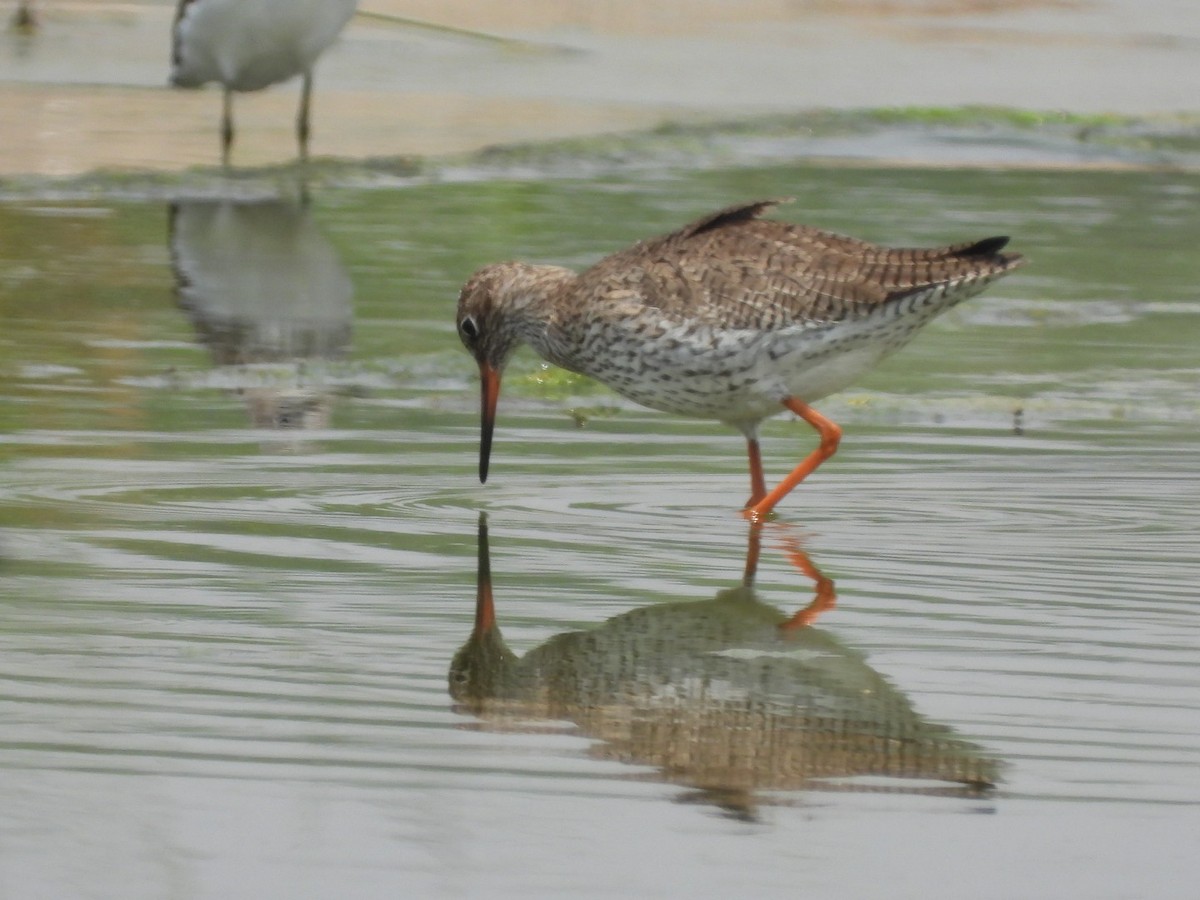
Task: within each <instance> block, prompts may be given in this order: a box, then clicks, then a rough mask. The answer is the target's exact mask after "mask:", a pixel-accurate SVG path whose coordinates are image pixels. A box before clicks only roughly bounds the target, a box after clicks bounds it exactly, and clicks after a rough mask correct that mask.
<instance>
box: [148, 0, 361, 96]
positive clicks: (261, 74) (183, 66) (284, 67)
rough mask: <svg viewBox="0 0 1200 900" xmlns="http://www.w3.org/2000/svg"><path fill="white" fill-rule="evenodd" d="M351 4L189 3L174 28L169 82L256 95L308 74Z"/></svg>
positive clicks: (281, 0) (280, 0)
mask: <svg viewBox="0 0 1200 900" xmlns="http://www.w3.org/2000/svg"><path fill="white" fill-rule="evenodd" d="M356 6H357V0H193V2H191V3H190V4H188V6H187V10H186V12H185V14H184V16H183V18H182V19H181V20H180V21H179V22H178V24H177V25H176V34H175V41H176V47H177V53H178V61H177V62H176V64H175V66H174V67H173V68H172V71H171V82H172V84H175V85H177V86H180V87H198V86H200V85H202V84H205V83H207V82H210V81H218V82H220V83H221V84H223V85H225V86H226V87H229V88H232V89H233V90H236V91H256V90H259V89H260V88H264V87H266V86H267V85H270V84H275V83H276V82H279V81H284V80H286V79H288V78H291V77H293V76H295V75H299V74H300V73H302V72H307V71H309V70H310V69H311V68H312V67H313V64H314V63H315V62H316V61H317V57H319V56H320V55H321V53H322V52H323V51H324V50H325V48H327V47H328V46H329V45H330V44H332V43H333V42H334V40H336V39H337V36H338V35H339V34H340V33H341V31H342V29H343V28H344V27H345V26H346V23H347V22H348V21H349V20H350V17H351V16H352V15H354V9H355V7H356Z"/></svg>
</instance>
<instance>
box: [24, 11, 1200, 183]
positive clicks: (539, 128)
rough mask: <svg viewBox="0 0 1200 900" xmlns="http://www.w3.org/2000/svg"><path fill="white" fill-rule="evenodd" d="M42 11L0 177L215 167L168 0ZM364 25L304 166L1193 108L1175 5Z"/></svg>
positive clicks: (263, 137)
mask: <svg viewBox="0 0 1200 900" xmlns="http://www.w3.org/2000/svg"><path fill="white" fill-rule="evenodd" d="M0 9H2V10H3V14H4V16H5V18H6V19H7V18H8V17H9V16H11V14H12V11H13V9H15V5H14V4H12V3H9V4H6V5H5V6H4V7H0ZM39 10H40V25H39V27H38V29H37V30H36V31H35V32H34V33H33V34H32V35H28V36H26V35H19V34H16V33H14V32H12V31H11V30H10V31H7V32H5V33H4V34H0V133H2V134H3V135H4V136H5V137H4V140H3V141H2V142H0V175H17V174H20V175H35V176H65V175H75V174H80V173H84V172H88V171H92V170H95V169H122V170H129V169H135V170H153V171H172V170H178V169H182V168H187V167H190V166H196V165H211V164H215V163H216V161H217V157H218V152H217V151H218V148H217V117H218V114H219V107H220V99H219V92H218V91H217V90H215V89H213V88H211V87H210V88H209V89H207V90H202V91H176V90H171V89H170V88H168V87H166V76H167V66H168V57H169V52H170V37H169V34H170V26H171V18H172V16H173V11H174V2H173V0H148V2H142V3H112V2H106V0H94V2H75V3H68V2H63V3H52V2H48V0H43V2H42V3H41V4H40V5H39ZM360 13H361V14H360V15H359V16H358V17H357V18H356V19H355V20H354V21H353V22H352V24H351V26H350V27H349V28H348V29H347V31H346V33H345V34H344V36H343V38H342V40H341V41H340V42H339V43H338V44H337V45H335V46H334V47H333V48H332V49H331V50H330V51H329V52H328V53H327V54H326V56H325V57H324V58H323V60H322V61H321V63H320V65H319V66H318V70H317V95H316V100H315V108H314V129H315V134H314V139H313V152H314V154H315V155H318V156H334V157H341V158H364V157H381V156H382V157H394V156H436V155H446V154H458V153H466V152H471V151H474V150H478V149H480V148H482V147H487V146H491V145H496V144H509V143H521V142H531V141H542V140H550V139H557V138H564V137H579V136H588V135H598V134H604V133H611V132H622V131H630V130H636V129H642V128H648V127H653V126H655V125H659V124H662V123H665V122H687V123H695V122H705V121H717V120H725V119H729V118H731V117H749V116H755V115H760V114H763V115H766V114H780V113H794V112H798V111H803V110H811V109H825V108H828V109H858V108H879V107H892V106H917V107H929V106H950V107H953V106H960V105H968V104H988V105H996V106H1004V107H1012V108H1018V109H1039V110H1066V111H1070V112H1073V113H1097V112H1118V113H1124V114H1135V115H1146V114H1158V113H1173V112H1180V111H1190V110H1194V109H1195V108H1196V100H1195V98H1196V88H1197V76H1196V69H1195V60H1196V58H1197V51H1200V7H1197V6H1195V5H1194V4H1191V3H1189V2H1181V0H1153V2H1150V3H1134V2H1129V0H1126V2H1116V0H1108V2H1091V3H1084V2H1073V0H1044V2H1039V0H1025V2H1005V3H1000V2H989V0H891V2H889V0H843V2H837V3H834V2H829V0H816V2H812V3H808V4H795V3H787V2H784V0H775V2H771V0H749V2H743V3H738V4H730V3H721V2H716V0H674V2H663V3H657V4H653V5H652V8H651V5H647V4H640V3H637V2H632V0H609V2H597V3H589V4H583V3H571V2H567V0H540V2H530V3H523V4H518V5H513V4H507V3H480V2H466V0H445V2H433V0H364V2H363V3H362V4H361V9H360ZM389 17H405V18H408V19H418V20H422V21H424V22H427V23H429V24H430V25H432V26H446V27H447V28H449V29H465V30H469V31H475V32H480V33H482V34H486V35H491V36H494V37H495V38H499V40H495V39H489V38H486V37H483V36H482V35H481V36H471V35H468V34H464V33H462V32H459V31H448V30H447V31H443V30H439V29H438V28H436V27H421V26H418V25H414V24H412V23H411V22H406V21H400V20H398V19H394V18H389ZM297 91H298V87H297V84H296V83H295V82H292V83H289V84H287V85H282V86H276V87H273V88H271V89H268V90H266V91H263V92H260V93H257V94H253V95H242V96H239V97H238V98H237V102H236V104H235V114H236V117H237V121H238V127H239V133H238V139H237V145H236V147H235V151H234V161H235V163H236V164H237V165H239V166H256V165H264V164H270V163H278V162H284V161H287V160H289V159H291V158H292V157H293V156H294V153H295V147H294V138H293V134H292V122H293V116H294V113H295V105H296V100H297Z"/></svg>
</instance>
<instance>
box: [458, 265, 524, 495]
mask: <svg viewBox="0 0 1200 900" xmlns="http://www.w3.org/2000/svg"><path fill="white" fill-rule="evenodd" d="M515 265H516V264H514V263H499V264H497V265H492V266H487V267H486V268H483V269H480V270H479V271H478V272H476V273H475V274H474V275H472V276H471V277H470V279H469V280H468V281H467V283H466V284H465V285H463V289H462V292H461V293H460V294H459V295H458V315H457V323H458V336H459V339H460V340H462V342H463V346H464V347H466V348H467V350H468V351H469V352H470V354H471V355H472V356H474V357H475V362H477V363H478V364H479V383H480V390H481V393H480V401H481V402H480V441H479V480H480V481H487V475H488V460H489V459H490V458H491V455H492V432H493V430H494V429H495V425H496V402H497V401H498V400H499V399H500V377H501V375H503V374H504V367H505V366H506V365H507V364H508V360H509V357H511V356H512V354H513V351H514V350H516V349H517V345H518V344H519V343H520V337H519V335H518V334H517V332H516V330H515V329H514V328H513V327H512V322H511V321H510V320H509V319H508V318H507V317H506V316H505V314H504V310H505V298H506V297H507V291H508V289H509V288H510V285H511V281H512V278H511V273H512V270H513V268H514V266H515Z"/></svg>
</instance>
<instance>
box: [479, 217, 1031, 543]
mask: <svg viewBox="0 0 1200 900" xmlns="http://www.w3.org/2000/svg"><path fill="white" fill-rule="evenodd" d="M780 202H785V201H779V200H763V201H759V202H755V203H747V204H744V205H741V206H732V207H729V208H727V209H723V210H720V211H719V212H715V213H713V214H711V215H708V216H705V217H704V218H703V219H700V220H698V221H696V222H693V223H691V224H690V225H687V226H685V227H683V228H681V229H680V230H678V231H675V232H672V233H671V234H668V235H665V236H663V237H658V238H653V239H651V240H647V241H642V242H640V243H638V244H635V245H633V246H632V247H630V248H628V249H626V250H623V251H621V252H619V253H615V254H613V255H612V256H608V257H606V258H604V259H602V260H601V261H600V262H598V263H596V264H595V265H594V266H592V267H591V268H589V269H587V270H585V271H584V272H582V273H579V274H577V273H575V272H573V271H571V270H570V269H564V268H560V267H558V266H542V265H529V264H526V263H520V262H503V263H497V264H495V265H490V266H487V267H485V268H483V269H480V270H479V271H478V272H476V273H475V274H474V275H472V276H471V278H470V280H469V281H467V283H466V285H465V286H464V287H463V289H462V293H461V295H460V296H459V300H458V334H459V337H460V338H461V339H462V342H463V344H464V345H465V346H466V348H467V349H468V350H469V351H470V352H471V353H472V354H473V355H474V357H475V360H476V362H478V364H479V374H480V379H481V382H482V435H481V441H480V456H479V478H480V480H481V481H486V480H487V474H488V460H489V458H490V455H491V448H492V432H493V426H494V424H495V418H496V401H497V399H498V397H499V395H500V379H501V375H502V374H503V372H504V367H505V365H506V364H507V362H508V360H509V358H510V357H511V356H512V354H513V351H514V350H515V349H516V348H517V347H518V346H519V345H520V344H522V343H525V344H529V345H530V346H531V347H533V349H534V350H536V351H537V352H538V354H540V355H541V356H542V357H543V358H544V359H546V360H548V361H549V362H551V363H554V364H555V365H558V366H561V367H562V368H564V369H569V370H570V371H572V372H578V373H580V374H583V375H587V376H590V377H592V378H595V379H597V380H598V381H601V382H603V383H604V384H607V385H608V386H609V387H611V388H612V389H614V390H615V391H617V392H618V393H619V394H621V395H623V396H625V397H628V398H629V399H631V400H634V401H636V402H637V403H640V404H642V405H644V406H648V407H651V408H652V409H658V410H663V411H665V412H671V413H678V414H681V415H685V416H694V417H698V418H712V419H718V420H720V421H722V422H725V423H727V424H729V425H731V426H733V427H735V428H737V429H739V430H740V431H741V432H742V434H744V435H745V437H746V442H747V447H748V455H749V460H750V486H751V493H750V499H749V500H748V501H747V503H746V507H745V513H746V515H747V516H748V517H749V518H751V519H754V520H759V519H762V518H763V517H765V516H766V515H767V514H768V513H769V512H770V511H771V510H772V509H773V508H774V507H775V505H776V504H777V503H779V501H780V500H782V499H783V497H785V496H786V495H787V494H788V492H790V491H791V490H792V489H793V488H794V487H795V486H796V485H798V484H799V483H800V482H801V481H803V480H804V479H805V478H806V477H807V476H808V475H810V474H811V473H812V472H813V470H814V469H816V468H817V467H818V466H819V465H820V464H821V463H822V462H824V461H825V460H827V459H828V458H829V457H830V456H832V455H833V454H834V452H835V451H836V450H837V446H838V441H839V439H840V438H841V433H842V432H841V429H840V428H839V427H838V426H837V425H836V424H834V423H833V422H831V421H830V420H829V419H827V418H825V417H824V416H823V415H821V414H820V413H819V412H817V411H816V410H815V409H813V408H812V406H811V405H810V404H812V403H814V402H815V401H817V400H819V399H821V398H822V397H826V396H828V395H829V394H832V393H834V392H836V391H840V390H842V389H843V388H845V387H847V386H848V385H850V384H851V383H852V382H854V381H855V380H856V379H857V378H858V377H859V376H861V375H863V374H864V373H866V372H867V371H869V370H870V369H871V368H873V367H874V366H875V365H876V363H878V362H879V361H880V360H881V359H883V358H884V357H885V356H887V355H888V354H889V353H892V352H894V351H895V350H897V349H899V348H900V347H902V346H904V345H905V344H906V343H908V341H909V340H911V339H912V337H913V336H914V335H915V334H916V332H917V331H918V329H920V328H921V326H923V325H924V324H926V323H927V322H929V321H930V320H931V319H933V318H934V317H935V316H936V315H938V314H939V313H941V312H943V311H945V310H947V309H949V308H950V307H951V306H954V305H955V304H957V303H959V302H960V301H962V300H965V299H966V298H967V297H970V296H972V295H973V294H977V293H979V292H980V291H981V290H983V289H984V288H985V287H986V286H987V285H988V284H990V283H991V282H992V281H994V280H995V279H997V278H999V277H1000V276H1002V275H1005V274H1006V273H1008V272H1011V271H1012V270H1013V269H1015V268H1016V267H1017V266H1019V265H1021V264H1022V262H1023V261H1024V260H1023V258H1022V257H1021V256H1020V255H1018V254H1015V253H1002V252H1001V250H1002V248H1003V247H1004V246H1005V244H1006V243H1007V242H1008V238H1006V237H992V238H986V239H984V240H981V241H975V242H971V243H962V244H953V245H950V246H946V247H936V248H928V249H917V248H912V249H892V248H887V247H881V246H878V245H876V244H870V243H867V242H865V241H860V240H856V239H854V238H850V237H845V236H842V235H838V234H832V233H830V232H827V231H821V230H819V229H817V228H813V227H811V226H806V225H795V224H790V223H787V222H781V221H777V220H772V219H764V218H762V214H763V213H764V212H765V211H766V210H768V209H770V208H771V207H773V206H775V205H776V204H777V203H780ZM784 409H789V410H791V411H792V412H794V413H795V414H796V415H798V416H800V418H802V419H804V421H806V422H808V423H809V425H811V426H812V427H813V428H815V429H816V430H817V432H818V434H819V435H820V444H819V446H818V447H817V449H815V450H814V451H813V452H812V453H810V454H809V455H808V456H807V457H805V459H804V460H802V461H801V462H800V464H799V465H797V466H796V467H795V468H794V469H793V470H792V472H791V473H790V474H789V475H787V476H786V477H785V478H784V479H783V480H782V481H780V482H779V484H778V485H777V486H776V487H775V488H774V489H773V490H771V491H770V492H768V491H767V488H766V483H765V480H764V478H763V471H762V459H761V455H760V452H759V445H758V431H759V425H760V423H761V422H762V421H763V419H765V418H767V417H768V416H771V415H774V414H776V413H778V412H781V411H783V410H784Z"/></svg>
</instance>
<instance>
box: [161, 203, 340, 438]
mask: <svg viewBox="0 0 1200 900" xmlns="http://www.w3.org/2000/svg"><path fill="white" fill-rule="evenodd" d="M170 241H171V261H172V266H173V268H174V272H175V284H176V292H177V297H178V300H179V305H180V307H181V308H182V309H183V310H184V311H185V312H186V313H187V315H188V317H189V318H190V319H191V321H192V324H193V326H194V327H195V329H196V334H197V336H198V338H199V340H200V342H201V343H203V344H204V345H205V346H206V347H208V349H209V351H210V352H211V354H212V357H213V361H214V362H215V363H216V364H217V365H218V366H224V367H234V368H235V369H236V371H235V372H234V373H233V374H234V383H235V386H236V389H237V390H238V391H239V392H240V393H241V394H242V395H243V396H244V398H245V400H246V408H247V412H248V413H249V415H250V419H251V421H252V422H253V424H254V425H256V426H259V427H264V428H321V427H324V426H326V425H327V424H328V422H329V415H330V410H331V406H332V396H331V394H330V392H329V390H328V389H327V388H326V387H325V386H324V385H322V384H321V383H320V377H321V372H320V367H319V366H316V367H314V366H312V365H311V364H312V363H313V362H319V361H328V360H336V359H340V358H342V357H344V356H345V355H346V353H347V352H348V350H349V347H350V325H351V318H352V298H353V287H352V285H351V282H350V278H349V276H348V275H347V274H346V271H345V269H344V268H343V267H342V264H341V261H340V260H339V259H338V256H337V253H336V252H335V251H334V248H333V247H332V245H331V244H330V243H329V241H328V240H326V238H325V237H324V235H322V234H321V232H320V231H319V230H318V229H317V227H316V225H315V224H314V223H313V221H312V216H311V215H310V214H309V211H308V209H307V207H306V206H304V205H298V204H295V203H291V202H287V201H283V200H276V199H272V200H257V201H234V200H189V201H179V202H176V203H173V204H172V205H171V221H170Z"/></svg>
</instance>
